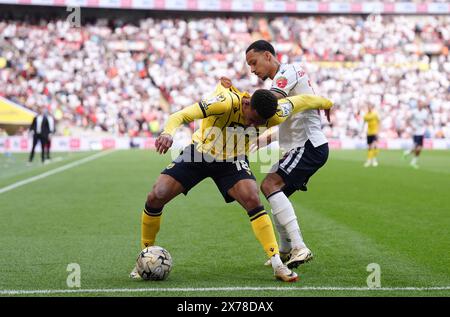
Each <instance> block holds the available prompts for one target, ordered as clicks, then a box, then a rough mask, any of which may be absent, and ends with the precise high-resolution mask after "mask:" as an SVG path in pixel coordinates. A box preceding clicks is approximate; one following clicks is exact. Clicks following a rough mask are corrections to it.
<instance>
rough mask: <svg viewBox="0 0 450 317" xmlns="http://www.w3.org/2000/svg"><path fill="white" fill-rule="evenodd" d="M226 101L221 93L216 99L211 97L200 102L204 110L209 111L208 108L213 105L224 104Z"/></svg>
mask: <svg viewBox="0 0 450 317" xmlns="http://www.w3.org/2000/svg"><path fill="white" fill-rule="evenodd" d="M223 101H225V95H224V94H223V93H220V94H218V95H216V96H214V97H211V98H209V99H202V101H201V102H200V104H201V106H202V108H203V109H204V110H207V109H208V107H209V106H210V105H212V104H213V103H217V102H223Z"/></svg>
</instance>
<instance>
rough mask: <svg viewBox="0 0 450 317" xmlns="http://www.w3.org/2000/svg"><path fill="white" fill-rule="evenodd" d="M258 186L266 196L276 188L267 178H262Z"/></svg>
mask: <svg viewBox="0 0 450 317" xmlns="http://www.w3.org/2000/svg"><path fill="white" fill-rule="evenodd" d="M260 188H261V191H262V193H263V194H264V196H266V197H267V196H269V195H270V194H271V193H273V192H274V191H276V190H277V188H276V186H275V184H274V183H273V182H272V181H271V180H270V179H268V178H266V179H264V180H263V182H262V183H261V186H260Z"/></svg>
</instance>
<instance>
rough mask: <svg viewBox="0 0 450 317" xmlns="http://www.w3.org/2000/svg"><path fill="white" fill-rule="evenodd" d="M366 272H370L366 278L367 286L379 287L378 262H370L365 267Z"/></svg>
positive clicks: (379, 273)
mask: <svg viewBox="0 0 450 317" xmlns="http://www.w3.org/2000/svg"><path fill="white" fill-rule="evenodd" d="M366 270H367V272H371V273H370V274H369V276H368V277H367V279H366V282H367V287H368V288H380V287H381V267H380V265H379V264H378V263H370V264H368V265H367V268H366Z"/></svg>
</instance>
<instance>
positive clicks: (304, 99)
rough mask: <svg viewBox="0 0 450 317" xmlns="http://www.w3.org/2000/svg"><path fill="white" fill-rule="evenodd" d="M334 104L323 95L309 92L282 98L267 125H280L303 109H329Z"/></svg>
mask: <svg viewBox="0 0 450 317" xmlns="http://www.w3.org/2000/svg"><path fill="white" fill-rule="evenodd" d="M332 106H333V102H332V101H331V100H329V99H327V98H324V97H321V96H316V95H309V94H302V95H296V96H292V97H288V98H285V99H280V100H278V109H277V112H276V113H275V114H274V115H273V117H271V118H270V119H269V120H268V122H267V126H268V127H272V126H275V125H278V124H280V123H282V122H284V121H286V120H287V119H288V118H289V117H290V116H292V115H293V114H295V113H298V112H301V111H306V110H312V109H320V110H328V109H330V108H331V107H332Z"/></svg>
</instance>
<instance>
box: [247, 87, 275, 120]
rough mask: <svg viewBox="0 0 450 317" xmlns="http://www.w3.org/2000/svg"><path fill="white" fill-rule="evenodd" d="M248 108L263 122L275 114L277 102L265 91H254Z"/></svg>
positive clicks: (273, 96) (268, 91) (269, 92)
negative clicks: (254, 111) (253, 110)
mask: <svg viewBox="0 0 450 317" xmlns="http://www.w3.org/2000/svg"><path fill="white" fill-rule="evenodd" d="M250 106H251V107H252V108H253V109H255V110H256V112H257V113H258V115H260V116H261V117H262V118H264V119H265V120H267V119H269V118H270V117H272V116H273V115H274V114H275V113H276V112H277V106H278V101H277V98H276V97H275V95H274V94H273V93H272V92H271V91H270V90H267V89H258V90H256V91H255V92H254V93H253V95H252V98H251V99H250Z"/></svg>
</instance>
